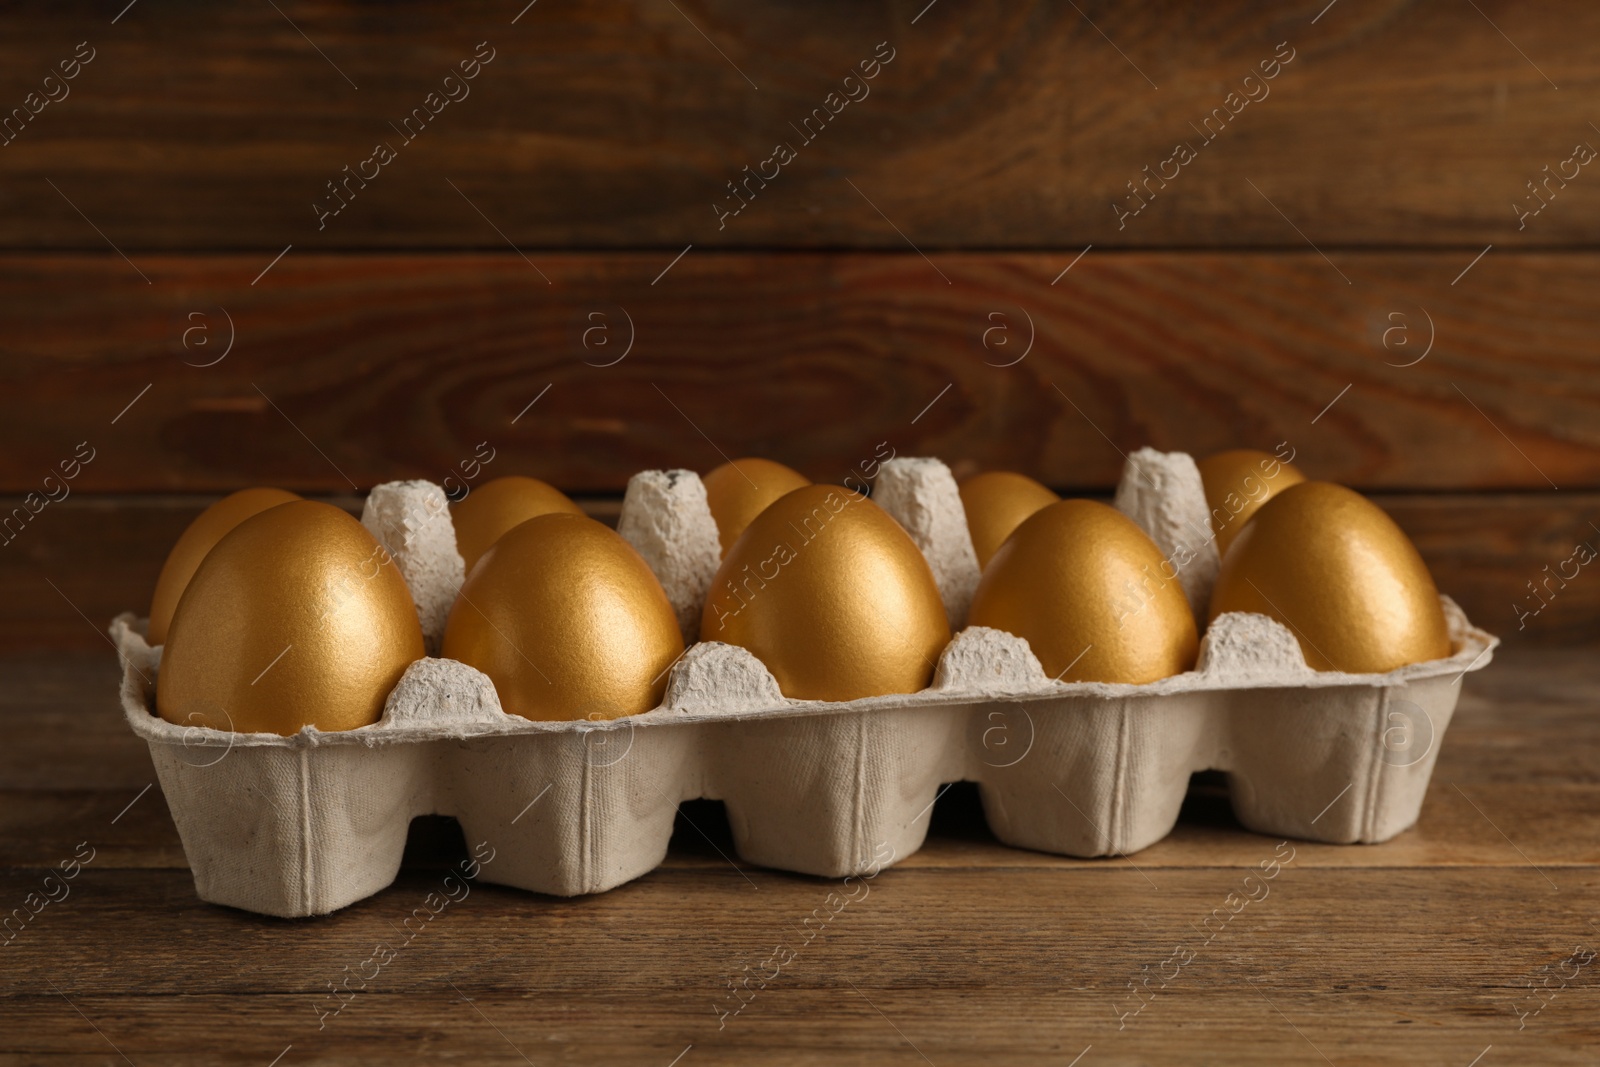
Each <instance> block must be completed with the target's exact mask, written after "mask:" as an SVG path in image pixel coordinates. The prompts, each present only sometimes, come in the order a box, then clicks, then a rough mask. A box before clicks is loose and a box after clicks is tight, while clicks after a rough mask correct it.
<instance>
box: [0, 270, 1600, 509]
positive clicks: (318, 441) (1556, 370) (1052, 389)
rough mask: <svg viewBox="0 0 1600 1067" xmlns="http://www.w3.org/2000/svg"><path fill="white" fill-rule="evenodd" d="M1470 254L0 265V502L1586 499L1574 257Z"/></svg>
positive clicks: (1593, 408) (1598, 398)
mask: <svg viewBox="0 0 1600 1067" xmlns="http://www.w3.org/2000/svg"><path fill="white" fill-rule="evenodd" d="M1471 259H1472V255H1471V254H1470V253H1468V254H1459V253H1443V252H1436V253H1426V254H1420V253H1419V254H1414V255H1411V254H1407V255H1399V254H1382V255H1376V254H1348V255H1346V254H1335V258H1334V263H1336V264H1338V265H1337V266H1335V265H1334V263H1330V262H1328V261H1325V260H1324V259H1323V258H1322V257H1321V256H1319V255H1317V254H1316V253H1315V252H1312V251H1309V250H1308V251H1304V252H1292V253H1287V252H1286V253H1271V254H1241V253H1193V254H1190V253H1120V254H1119V253H1112V254H1104V255H1102V254H1099V253H1098V252H1090V253H1089V254H1088V255H1086V256H1085V257H1084V258H1083V259H1082V260H1081V261H1079V262H1077V263H1076V265H1075V266H1073V267H1072V269H1071V271H1070V272H1068V273H1067V274H1066V275H1065V276H1062V274H1061V272H1062V270H1063V268H1065V267H1066V266H1068V265H1069V264H1070V263H1071V262H1072V255H1071V254H1061V255H1054V254H1052V255H1044V254H1028V255H1013V254H1005V255H1001V254H989V253H971V254H966V253H963V254H949V255H940V256H936V257H933V258H932V259H931V260H925V259H924V258H922V257H920V256H917V255H915V254H914V253H909V252H908V253H905V254H898V253H897V254H894V255H868V254H860V253H854V254H837V255H835V254H782V255H765V254H764V255H753V254H744V253H739V254H715V253H713V254H703V253H701V252H700V251H699V250H698V249H697V250H694V251H691V252H690V253H689V254H688V255H686V256H685V257H684V258H683V259H682V260H681V261H678V262H677V263H675V264H674V263H673V257H672V254H659V255H658V254H642V253H627V254H621V253H619V254H616V255H601V254H560V255H557V254H549V255H540V256H539V257H538V259H537V260H536V262H537V264H538V267H537V269H536V268H535V267H534V266H531V265H530V264H529V263H528V262H525V261H524V260H523V259H521V258H520V257H518V256H517V255H515V254H512V253H509V252H508V253H505V254H493V255H450V256H443V255H396V256H387V255H386V256H325V255H306V256H301V255H298V254H297V253H291V254H290V255H289V256H287V257H285V258H284V259H283V260H282V261H281V262H279V263H277V265H276V266H273V267H272V269H271V270H270V272H269V273H267V275H266V276H265V277H264V278H262V279H261V280H260V281H259V283H258V284H255V285H252V284H251V279H252V277H253V276H255V275H256V274H257V273H258V272H260V271H261V270H262V269H263V268H265V267H266V266H267V265H268V263H269V260H270V256H262V255H251V256H216V257H211V256H206V257H191V256H184V257H161V256H153V257H143V256H141V257H140V266H141V269H142V270H143V271H144V272H145V273H146V274H148V275H149V277H150V278H151V280H152V281H153V283H154V284H153V285H146V284H144V282H143V281H142V280H141V279H140V277H139V276H138V274H136V273H135V272H134V271H133V270H132V269H130V268H129V267H128V265H127V264H126V263H123V262H122V261H121V260H119V259H116V258H114V257H105V256H93V257H88V256H64V257H57V256H43V257H36V256H24V257H13V258H9V259H0V317H3V318H4V320H5V321H6V322H7V323H8V330H7V336H6V337H5V338H4V340H3V341H0V344H3V345H4V346H5V349H6V358H5V360H4V362H3V363H0V413H3V416H4V419H5V424H6V437H7V440H8V441H9V442H10V444H9V447H8V448H7V449H6V450H5V453H4V455H3V456H0V490H5V491H10V492H13V493H25V492H28V491H37V490H39V489H40V488H41V485H42V480H43V478H44V477H45V476H46V475H47V474H49V473H51V471H52V470H53V469H55V468H56V467H57V465H58V464H59V463H60V462H61V461H63V460H67V459H70V458H71V457H72V456H73V454H74V452H75V450H76V449H77V446H78V444H79V442H86V443H87V447H88V448H91V449H93V454H94V459H93V461H92V462H91V463H89V464H87V465H85V466H84V467H83V469H82V472H81V474H80V476H79V479H78V480H77V481H76V482H75V483H74V486H75V488H76V489H77V490H78V491H80V492H84V491H99V492H145V491H166V490H181V491H211V492H220V491H231V490H233V489H237V488H241V487H243V486H246V485H252V484H270V485H279V486H282V487H284V488H289V489H294V490H298V491H322V492H349V491H351V490H352V489H354V488H357V487H359V488H360V489H362V490H365V489H366V488H368V487H370V486H371V485H373V484H376V483H378V482H381V481H387V480H389V479H393V478H402V477H427V478H432V479H434V480H439V479H442V478H443V477H444V476H445V475H446V474H449V473H450V472H451V471H453V470H454V469H455V468H456V467H457V466H458V465H459V464H460V463H461V462H462V461H464V460H470V459H471V458H472V456H473V455H474V452H475V451H476V450H477V448H478V445H479V443H480V442H484V441H487V442H489V443H490V447H491V448H492V449H493V450H494V453H495V455H496V457H497V458H496V459H495V460H494V463H493V465H492V466H491V467H490V468H489V471H488V473H489V475H491V476H492V475H495V474H499V473H511V472H513V471H515V472H521V473H531V474H536V475H539V476H541V477H544V478H546V479H547V480H549V481H552V482H554V483H556V484H558V485H560V486H562V487H563V488H566V489H568V490H570V491H576V492H588V493H617V492H620V491H621V490H622V488H623V486H624V485H625V484H626V482H627V479H628V477H629V476H630V475H632V474H633V473H634V472H636V471H639V470H643V469H648V468H655V467H688V468H691V469H696V470H701V471H705V470H709V469H710V468H712V467H714V466H716V465H718V464H719V463H721V462H722V461H723V458H724V456H729V457H731V456H738V455H746V454H755V455H766V456H770V457H772V458H775V459H780V460H783V461H785V462H788V463H790V464H792V465H794V466H796V467H798V468H799V469H801V470H802V471H804V472H805V473H807V474H808V475H810V476H812V477H813V478H815V479H817V480H822V481H834V482H837V481H841V480H843V479H844V478H846V477H848V476H849V475H850V474H852V473H853V472H854V471H855V470H856V469H857V467H858V466H859V465H861V464H863V463H865V462H867V461H869V460H871V459H872V458H873V457H874V455H875V453H878V452H879V449H880V443H881V447H883V448H885V449H892V450H894V452H895V453H897V454H899V455H936V456H939V457H941V458H943V459H945V460H946V461H948V462H950V463H951V464H952V465H955V466H957V468H958V470H960V469H973V468H975V467H980V466H981V467H984V468H1002V469H1014V470H1020V471H1023V472H1025V473H1028V474H1031V475H1033V476H1035V477H1037V478H1039V479H1041V480H1043V481H1045V482H1046V483H1048V484H1051V485H1055V486H1059V487H1062V488H1064V489H1073V490H1082V489H1098V490H1105V489H1109V488H1110V487H1111V486H1113V485H1114V484H1115V482H1116V480H1117V478H1118V476H1119V474H1120V472H1121V469H1122V466H1123V456H1124V454H1125V453H1128V452H1131V451H1132V450H1134V449H1136V448H1138V447H1140V446H1142V445H1150V446H1153V447H1156V448H1160V449H1164V450H1172V449H1181V450H1184V451H1188V452H1191V453H1193V454H1195V455H1201V456H1203V455H1206V454H1208V453H1210V452H1212V451H1216V450H1219V449H1222V448H1227V447H1239V446H1253V447H1258V448H1266V449H1269V450H1270V449H1272V448H1274V447H1275V446H1276V445H1277V443H1278V442H1287V444H1288V447H1290V448H1292V449H1294V452H1295V455H1296V456H1297V457H1298V458H1297V462H1298V463H1299V464H1300V465H1301V466H1302V467H1303V468H1304V469H1305V470H1306V471H1308V472H1309V473H1310V474H1311V475H1312V476H1314V477H1321V478H1327V479H1330V480H1334V481H1339V482H1342V483H1345V484H1349V485H1352V486H1356V487H1358V488H1361V489H1426V490H1438V489H1489V488H1508V489H1535V490H1541V491H1546V490H1551V489H1552V488H1553V487H1555V486H1559V487H1560V488H1561V489H1563V490H1565V489H1596V488H1600V348H1597V346H1596V344H1595V340H1594V338H1595V336H1596V331H1597V328H1600V313H1597V311H1596V307H1595V303H1594V300H1593V293H1594V292H1595V290H1596V288H1597V286H1600V257H1596V256H1593V255H1588V254H1583V255H1565V254H1562V255H1556V254H1534V253H1502V252H1500V251H1499V250H1495V251H1492V252H1490V253H1489V254H1488V255H1487V256H1486V257H1484V258H1483V260H1482V261H1480V262H1478V263H1477V264H1476V265H1475V266H1472V268H1471V270H1470V271H1469V272H1468V273H1467V274H1466V276H1465V278H1463V279H1462V280H1461V281H1460V282H1459V283H1456V284H1452V279H1454V278H1456V277H1457V276H1458V275H1459V274H1460V272H1461V271H1462V270H1463V268H1465V267H1467V266H1468V265H1469V263H1470V262H1471ZM669 267H670V269H667V268H669ZM539 271H542V272H543V273H544V274H545V275H547V276H548V277H549V278H550V279H551V281H552V284H549V285H547V284H545V281H544V280H543V278H541V277H540V274H539ZM663 272H664V276H663ZM1341 274H1342V275H1344V276H1346V277H1348V278H1349V280H1350V281H1351V283H1352V284H1348V285H1347V284H1346V283H1345V280H1344V278H1343V277H1341ZM186 337H187V341H188V345H187V347H186V346H185V343H184V342H185V338H186ZM230 342H231V345H232V347H231V348H229V347H228V345H229V343H230ZM1030 343H1031V346H1030ZM207 364H209V365H207ZM1407 364H1409V365H1407ZM547 388H548V393H546V392H545V390H546V389H547ZM530 405H531V406H530Z"/></svg>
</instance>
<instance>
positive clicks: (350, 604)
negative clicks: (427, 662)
mask: <svg viewBox="0 0 1600 1067" xmlns="http://www.w3.org/2000/svg"><path fill="white" fill-rule="evenodd" d="M423 654H424V653H423V647H422V624H421V623H420V622H419V621H418V619H417V608H416V605H415V603H414V602H413V601H412V599H411V592H410V590H408V589H407V588H406V583H405V579H404V578H402V577H401V576H400V571H399V568H398V567H396V565H395V564H394V562H393V561H392V560H391V559H390V558H389V554H388V553H387V552H386V551H385V550H384V548H383V546H381V545H380V544H378V542H377V540H376V539H375V538H374V537H373V536H372V534H370V533H368V532H367V528H366V527H365V526H362V525H361V523H359V522H357V521H356V520H355V519H354V518H352V517H351V516H350V515H349V514H347V513H346V512H344V511H341V510H340V509H339V508H336V507H334V506H332V505H331V504H320V503H316V502H314V501H310V500H298V501H294V502H291V503H288V504H282V505H279V506H277V507H274V508H269V509H268V510H266V511H263V512H261V513H260V514H258V515H255V516H253V517H251V518H249V519H246V520H245V521H243V522H241V523H240V524H239V525H238V526H236V527H235V528H234V529H233V530H232V531H231V532H230V533H228V534H227V535H226V536H224V537H223V538H222V539H221V540H220V541H218V542H217V544H216V547H215V548H213V549H212V550H211V552H210V554H208V555H207V556H206V558H205V560H204V561H203V562H202V563H201V564H200V567H199V569H198V570H196V571H195V574H194V578H193V579H192V580H190V582H189V587H188V589H186V590H184V593H183V597H182V599H180V600H179V601H178V609H177V611H176V612H175V613H174V614H173V618H172V630H171V633H170V634H169V635H168V639H167V647H166V650H165V651H164V652H163V653H162V657H161V668H160V675H159V676H158V678H157V680H156V710H157V711H158V712H159V713H160V715H161V717H162V718H163V719H166V720H167V721H168V722H172V723H177V724H179V725H180V726H210V727H213V728H215V729H219V730H236V731H239V732H241V733H274V734H284V735H288V734H293V733H295V732H297V731H298V730H299V729H300V728H301V727H302V726H314V727H316V728H317V729H318V730H353V729H355V728H356V727H358V726H367V725H369V724H371V723H374V722H377V721H378V718H379V717H380V716H381V715H382V714H383V702H384V700H385V698H387V697H388V695H389V690H391V689H393V688H394V685H395V683H396V682H398V681H399V680H400V675H402V674H403V673H405V669H406V667H407V666H409V665H410V664H411V663H412V661H414V660H417V659H420V658H421V657H422V656H423Z"/></svg>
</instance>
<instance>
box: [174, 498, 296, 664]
mask: <svg viewBox="0 0 1600 1067" xmlns="http://www.w3.org/2000/svg"><path fill="white" fill-rule="evenodd" d="M299 499H300V498H299V497H298V496H296V495H295V494H294V493H290V492H286V491H285V490H282V489H241V490H239V491H238V492H237V493H232V494H230V495H228V496H225V497H223V498H222V499H221V500H219V501H217V502H216V503H215V504H212V505H211V506H210V507H208V508H206V509H205V510H204V511H202V512H201V513H200V514H199V516H198V517H197V518H196V519H195V520H194V521H193V522H191V523H190V524H189V526H188V528H187V529H186V530H184V531H183V533H182V534H181V535H180V536H179V537H178V540H177V543H176V544H174V545H173V546H172V551H171V552H169V553H168V554H167V561H166V562H165V563H164V564H162V566H161V576H160V577H158V578H157V579H156V591H155V596H153V597H152V598H151V600H150V629H149V640H150V644H152V645H161V644H165V643H166V641H167V630H168V628H170V627H171V625H172V613H173V612H174V611H176V610H177V607H178V600H179V599H180V598H181V597H182V596H183V591H184V589H186V588H188V585H189V579H191V578H193V577H194V572H195V571H196V570H197V569H199V567H200V561H201V560H203V559H205V558H206V553H208V552H210V551H211V549H212V547H213V546H214V545H215V544H216V543H217V542H218V541H220V540H222V538H223V536H224V535H225V534H227V533H228V532H229V531H230V530H232V529H233V528H234V527H235V526H238V525H239V524H240V523H241V522H243V521H244V520H246V519H248V518H249V517H250V516H252V515H259V514H260V513H261V512H263V511H265V510H267V509H268V508H275V507H277V506H278V505H279V504H287V503H289V502H290V501H291V500H299Z"/></svg>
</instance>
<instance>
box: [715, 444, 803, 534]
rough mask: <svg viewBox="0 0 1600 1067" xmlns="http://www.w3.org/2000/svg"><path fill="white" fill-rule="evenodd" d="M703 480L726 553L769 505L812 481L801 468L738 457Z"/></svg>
mask: <svg viewBox="0 0 1600 1067" xmlns="http://www.w3.org/2000/svg"><path fill="white" fill-rule="evenodd" d="M700 480H701V481H702V482H704V483H705V487H706V503H707V504H709V505H710V506H711V517H712V518H713V519H715V520H716V523H717V539H718V540H719V541H721V542H722V554H723V555H724V556H726V555H727V554H728V549H730V548H732V547H733V543H734V542H735V541H737V540H739V535H740V534H742V533H744V528H745V527H746V526H749V525H750V522H751V520H753V519H754V518H755V517H756V516H757V515H759V514H761V513H762V512H763V511H764V510H766V507H767V505H769V504H771V503H772V502H773V501H774V500H776V499H778V498H779V497H780V496H783V495H784V494H785V493H792V492H794V491H795V490H796V489H799V488H801V487H802V486H806V485H810V484H811V480H810V479H809V478H807V477H806V476H805V475H803V474H801V473H800V472H799V471H796V470H791V469H789V468H788V467H785V466H784V465H783V464H782V463H774V462H773V461H772V460H770V459H736V460H734V461H733V462H732V463H724V464H723V465H722V466H720V467H718V468H717V469H716V470H714V471H712V472H711V473H710V474H707V475H706V476H705V477H704V478H702V479H700Z"/></svg>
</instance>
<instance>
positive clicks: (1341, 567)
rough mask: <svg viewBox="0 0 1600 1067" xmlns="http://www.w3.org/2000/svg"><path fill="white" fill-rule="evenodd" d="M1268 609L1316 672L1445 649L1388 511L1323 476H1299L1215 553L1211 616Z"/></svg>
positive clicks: (1435, 614)
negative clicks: (1218, 557)
mask: <svg viewBox="0 0 1600 1067" xmlns="http://www.w3.org/2000/svg"><path fill="white" fill-rule="evenodd" d="M1225 611H1246V612H1255V613H1257V614H1260V615H1268V616H1271V617H1272V618H1274V619H1277V620H1278V621H1279V622H1281V623H1283V624H1284V625H1285V626H1287V627H1288V628H1289V630H1290V631H1292V632H1293V633H1294V635H1295V637H1296V638H1298V639H1299V641H1300V649H1301V651H1302V652H1304V653H1305V657H1306V662H1307V663H1308V664H1310V665H1311V666H1312V667H1313V668H1314V669H1316V670H1319V671H1346V672H1349V673H1352V674H1366V673H1374V674H1381V673H1385V672H1387V671H1392V670H1394V669H1395V668H1397V667H1403V666H1405V665H1406V664H1408V663H1423V662H1426V661H1428V660H1434V659H1443V658H1445V657H1446V656H1449V655H1450V650H1451V645H1450V631H1449V626H1448V624H1447V623H1446V622H1445V617H1444V610H1443V608H1441V607H1440V604H1439V590H1438V588H1437V587H1436V586H1435V585H1434V582H1433V575H1431V574H1430V573H1428V567H1427V564H1425V563H1424V562H1423V561H1422V556H1421V555H1420V554H1419V553H1418V552H1417V549H1416V546H1415V545H1413V544H1412V543H1411V540H1410V539H1409V538H1408V537H1406V535H1405V533H1404V532H1403V531H1401V529H1400V527H1399V526H1397V525H1396V524H1395V521H1394V520H1393V519H1391V518H1390V517H1389V516H1388V514H1387V513H1385V512H1384V510H1383V509H1382V508H1380V507H1378V506H1377V505H1376V504H1374V503H1372V501H1370V500H1368V499H1367V498H1366V497H1363V496H1362V495H1361V494H1359V493H1356V492H1353V491H1352V490H1349V489H1346V488H1345V487H1344V486H1341V485H1334V484H1332V483H1331V482H1302V483H1301V484H1300V485H1296V486H1291V487H1290V488H1288V489H1285V490H1283V491H1282V492H1280V493H1279V494H1278V495H1277V496H1275V497H1273V499H1272V500H1271V501H1269V502H1268V503H1266V504H1265V505H1263V506H1262V507H1261V509H1260V510H1259V511H1257V512H1256V513H1255V516H1254V518H1252V519H1251V520H1250V522H1249V524H1248V525H1247V526H1245V527H1244V529H1243V530H1241V531H1240V533H1239V537H1238V539H1237V540H1236V541H1235V542H1234V544H1233V547H1232V548H1231V549H1230V550H1229V552H1228V554H1227V555H1226V556H1224V557H1223V560H1222V570H1221V571H1220V572H1219V573H1218V575H1217V584H1216V587H1215V589H1214V590H1213V592H1212V594H1211V606H1210V610H1209V618H1212V619H1214V618H1216V617H1217V616H1218V615H1220V614H1222V613H1223V612H1225Z"/></svg>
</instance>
